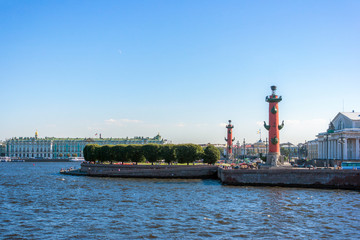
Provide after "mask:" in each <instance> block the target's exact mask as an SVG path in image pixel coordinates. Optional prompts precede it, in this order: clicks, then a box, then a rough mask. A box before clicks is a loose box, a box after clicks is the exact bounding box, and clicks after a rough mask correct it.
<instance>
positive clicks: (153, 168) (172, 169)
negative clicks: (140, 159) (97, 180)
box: [80, 163, 218, 179]
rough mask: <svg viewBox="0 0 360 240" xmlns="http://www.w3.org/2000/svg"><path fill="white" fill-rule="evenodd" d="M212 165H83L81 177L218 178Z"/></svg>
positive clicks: (215, 167)
mask: <svg viewBox="0 0 360 240" xmlns="http://www.w3.org/2000/svg"><path fill="white" fill-rule="evenodd" d="M217 169H218V167H217V166H211V165H120V164H90V163H82V164H81V169H80V172H81V175H87V176H97V177H124V178H125V177H126V178H201V179H206V178H215V179H216V178H217Z"/></svg>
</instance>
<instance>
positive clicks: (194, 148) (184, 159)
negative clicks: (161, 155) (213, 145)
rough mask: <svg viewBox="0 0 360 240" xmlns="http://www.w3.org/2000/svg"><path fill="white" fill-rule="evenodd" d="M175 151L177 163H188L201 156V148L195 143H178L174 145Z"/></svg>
mask: <svg viewBox="0 0 360 240" xmlns="http://www.w3.org/2000/svg"><path fill="white" fill-rule="evenodd" d="M175 152H176V157H177V159H178V162H179V163H187V164H188V165H189V163H194V162H195V161H196V160H198V159H200V158H201V157H202V154H203V149H202V148H201V147H200V146H199V145H196V144H180V145H177V146H176V150H175Z"/></svg>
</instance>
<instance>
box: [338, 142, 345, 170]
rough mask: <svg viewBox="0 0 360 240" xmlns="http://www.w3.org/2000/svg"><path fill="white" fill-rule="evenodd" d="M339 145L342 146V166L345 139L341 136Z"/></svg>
mask: <svg viewBox="0 0 360 240" xmlns="http://www.w3.org/2000/svg"><path fill="white" fill-rule="evenodd" d="M338 142H339V144H341V163H340V165H341V164H342V162H343V161H344V153H343V151H344V150H343V145H344V143H345V137H343V136H341V137H340V138H339V140H338Z"/></svg>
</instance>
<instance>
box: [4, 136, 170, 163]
mask: <svg viewBox="0 0 360 240" xmlns="http://www.w3.org/2000/svg"><path fill="white" fill-rule="evenodd" d="M166 142H167V140H166V139H162V138H161V136H160V135H159V134H158V135H157V136H155V137H153V138H149V137H147V138H144V137H134V138H55V137H45V138H38V133H37V132H36V133H35V137H14V138H11V139H8V140H6V141H5V144H6V156H8V157H11V158H68V157H83V156H84V154H83V149H84V147H85V146H86V145H87V144H99V145H107V144H108V145H116V144H147V143H155V144H165V143H166Z"/></svg>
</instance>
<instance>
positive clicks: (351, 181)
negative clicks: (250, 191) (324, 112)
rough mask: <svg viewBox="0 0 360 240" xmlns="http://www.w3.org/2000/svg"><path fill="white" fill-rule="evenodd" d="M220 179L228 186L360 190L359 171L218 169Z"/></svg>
mask: <svg viewBox="0 0 360 240" xmlns="http://www.w3.org/2000/svg"><path fill="white" fill-rule="evenodd" d="M218 178H219V179H220V180H221V182H222V183H223V184H227V185H243V186H245V185H248V186H283V187H310V188H336V189H352V190H360V171H359V170H333V169H299V168H297V169H291V168H288V169H287V168H284V169H282V168H279V169H257V170H227V169H222V168H219V169H218Z"/></svg>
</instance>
